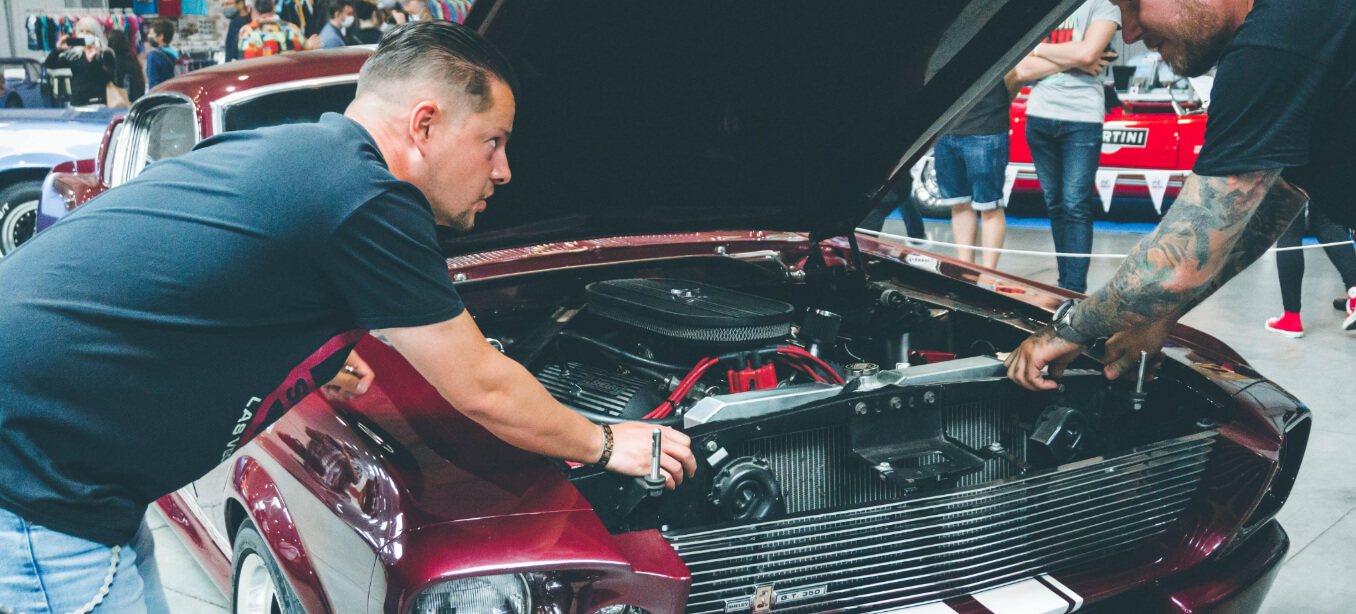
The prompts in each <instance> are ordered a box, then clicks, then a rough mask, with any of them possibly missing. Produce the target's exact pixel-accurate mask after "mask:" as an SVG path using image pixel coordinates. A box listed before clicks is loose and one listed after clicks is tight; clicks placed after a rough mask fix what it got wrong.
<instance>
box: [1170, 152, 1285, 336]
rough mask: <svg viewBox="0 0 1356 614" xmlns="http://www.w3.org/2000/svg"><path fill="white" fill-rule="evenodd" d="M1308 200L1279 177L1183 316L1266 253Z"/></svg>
mask: <svg viewBox="0 0 1356 614" xmlns="http://www.w3.org/2000/svg"><path fill="white" fill-rule="evenodd" d="M1307 202H1309V199H1308V197H1307V196H1305V194H1304V193H1303V192H1301V191H1299V190H1297V189H1295V187H1294V186H1291V185H1290V184H1288V183H1286V182H1285V180H1284V179H1278V180H1276V183H1275V184H1273V185H1272V186H1271V190H1270V191H1268V192H1267V196H1266V199H1264V200H1263V201H1262V204H1261V205H1260V206H1259V207H1258V208H1257V213H1255V214H1253V216H1252V219H1251V220H1249V221H1248V225H1247V227H1246V228H1245V229H1244V230H1243V236H1241V237H1239V239H1238V243H1237V244H1235V245H1234V249H1233V251H1232V252H1230V254H1229V258H1228V260H1227V261H1226V262H1225V264H1224V267H1223V268H1222V269H1221V270H1220V272H1219V274H1218V275H1216V276H1215V279H1213V280H1212V281H1211V282H1210V283H1209V284H1207V285H1206V286H1204V287H1203V288H1202V290H1203V292H1201V293H1200V296H1199V297H1197V299H1196V300H1195V301H1194V302H1193V303H1192V304H1191V305H1190V306H1189V307H1187V309H1186V310H1184V311H1183V312H1182V314H1181V315H1185V313H1186V311H1190V309H1191V307H1195V306H1196V305H1197V304H1199V303H1200V302H1201V301H1203V300H1205V299H1206V298H1208V297H1209V296H1210V295H1211V294H1214V293H1215V290H1218V289H1219V288H1220V287H1221V286H1223V285H1224V284H1225V283H1226V282H1228V281H1229V280H1230V279H1233V278H1234V276H1235V275H1238V274H1239V273H1241V272H1243V269H1246V268H1248V266H1250V265H1251V264H1252V263H1253V262H1256V261H1257V259H1258V258H1261V257H1262V254H1264V253H1266V251H1267V250H1268V249H1271V246H1272V245H1274V244H1275V243H1276V239H1279V238H1280V237H1281V234H1282V233H1284V232H1285V229H1286V228H1289V227H1290V223H1291V222H1293V221H1294V220H1295V217H1296V216H1298V215H1299V212H1300V211H1301V210H1303V209H1304V205H1305V203H1307Z"/></svg>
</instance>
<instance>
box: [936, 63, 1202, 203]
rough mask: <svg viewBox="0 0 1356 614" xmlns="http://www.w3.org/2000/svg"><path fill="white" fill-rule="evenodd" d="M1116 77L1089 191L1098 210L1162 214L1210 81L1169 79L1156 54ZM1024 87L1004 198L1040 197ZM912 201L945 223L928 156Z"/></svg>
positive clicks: (1197, 129) (1177, 183)
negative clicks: (1029, 144)
mask: <svg viewBox="0 0 1356 614" xmlns="http://www.w3.org/2000/svg"><path fill="white" fill-rule="evenodd" d="M1117 70H1118V71H1124V72H1121V74H1122V75H1123V77H1124V78H1123V83H1120V84H1118V85H1122V87H1121V88H1120V89H1113V88H1110V87H1108V92H1107V97H1108V106H1109V107H1111V108H1110V110H1109V111H1108V112H1107V114H1106V123H1105V125H1104V127H1103V128H1102V158H1101V168H1100V169H1099V170H1098V172H1097V183H1096V191H1097V197H1098V198H1099V199H1100V202H1101V203H1102V207H1103V210H1104V211H1106V212H1110V211H1111V210H1112V209H1113V207H1115V208H1123V209H1126V210H1127V211H1129V210H1133V209H1141V210H1142V209H1143V205H1142V203H1144V202H1145V201H1147V202H1149V203H1150V204H1152V205H1153V211H1154V212H1155V213H1156V214H1158V215H1161V214H1162V213H1163V211H1165V210H1166V209H1167V208H1168V207H1169V206H1171V204H1172V201H1173V200H1175V199H1176V198H1177V192H1178V191H1179V190H1180V189H1181V188H1182V181H1183V180H1184V179H1186V176H1187V175H1188V174H1190V173H1191V167H1192V166H1193V165H1195V164H1196V156H1197V155H1199V154H1200V152H1201V144H1202V143H1203V142H1204V140H1205V121H1206V106H1207V105H1208V103H1209V82H1210V80H1211V78H1210V77H1205V78H1203V79H1191V80H1188V79H1185V78H1179V77H1177V76H1176V75H1174V74H1172V71H1171V69H1169V68H1168V67H1167V65H1166V63H1164V62H1163V61H1162V59H1161V58H1160V57H1159V55H1158V54H1157V53H1155V52H1150V53H1146V54H1144V55H1141V56H1138V57H1136V58H1134V59H1133V60H1131V62H1130V64H1129V65H1128V66H1124V67H1117ZM1029 91H1030V90H1029V89H1023V90H1022V93H1021V94H1019V95H1018V97H1017V99H1016V100H1014V101H1013V103H1012V127H1011V128H1010V129H1009V131H1008V135H1009V136H1010V137H1011V139H1012V140H1011V150H1010V154H1009V155H1010V162H1009V163H1008V170H1007V177H1006V179H1007V181H1006V183H1005V185H1004V191H1005V197H1006V196H1007V195H1008V194H1014V193H1015V194H1028V195H1035V196H1039V195H1040V194H1041V186H1040V180H1039V179H1038V178H1037V177H1036V166H1035V165H1034V164H1032V162H1031V150H1030V149H1029V148H1028V147H1027V144H1026V96H1027V93H1028V92H1029ZM912 173H913V178H914V184H913V199H914V203H915V205H916V206H917V207H919V211H920V212H921V213H922V214H923V215H926V216H928V217H936V218H947V217H950V216H951V211H950V207H948V206H944V205H941V204H940V201H941V200H942V198H941V193H940V192H939V191H938V189H937V178H936V172H935V170H934V169H933V165H932V156H931V155H930V154H929V155H928V156H926V157H924V159H923V160H921V161H920V162H919V163H918V164H915V165H914V166H913V168H912Z"/></svg>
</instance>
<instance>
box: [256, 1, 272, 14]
mask: <svg viewBox="0 0 1356 614" xmlns="http://www.w3.org/2000/svg"><path fill="white" fill-rule="evenodd" d="M254 10H256V11H258V12H259V14H260V15H267V14H269V13H272V12H273V0H254Z"/></svg>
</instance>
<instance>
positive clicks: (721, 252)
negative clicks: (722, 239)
mask: <svg viewBox="0 0 1356 614" xmlns="http://www.w3.org/2000/svg"><path fill="white" fill-rule="evenodd" d="M725 254H726V250H725V246H724V245H717V246H716V255H717V256H724V255H725Z"/></svg>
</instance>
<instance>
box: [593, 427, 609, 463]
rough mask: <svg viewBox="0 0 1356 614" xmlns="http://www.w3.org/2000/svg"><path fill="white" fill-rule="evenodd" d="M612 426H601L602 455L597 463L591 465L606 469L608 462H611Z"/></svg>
mask: <svg viewBox="0 0 1356 614" xmlns="http://www.w3.org/2000/svg"><path fill="white" fill-rule="evenodd" d="M612 443H613V441H612V425H609V424H604V425H603V455H602V457H600V458H599V459H598V462H596V463H593V464H595V465H597V466H599V467H603V468H607V463H608V461H611V460H612Z"/></svg>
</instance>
